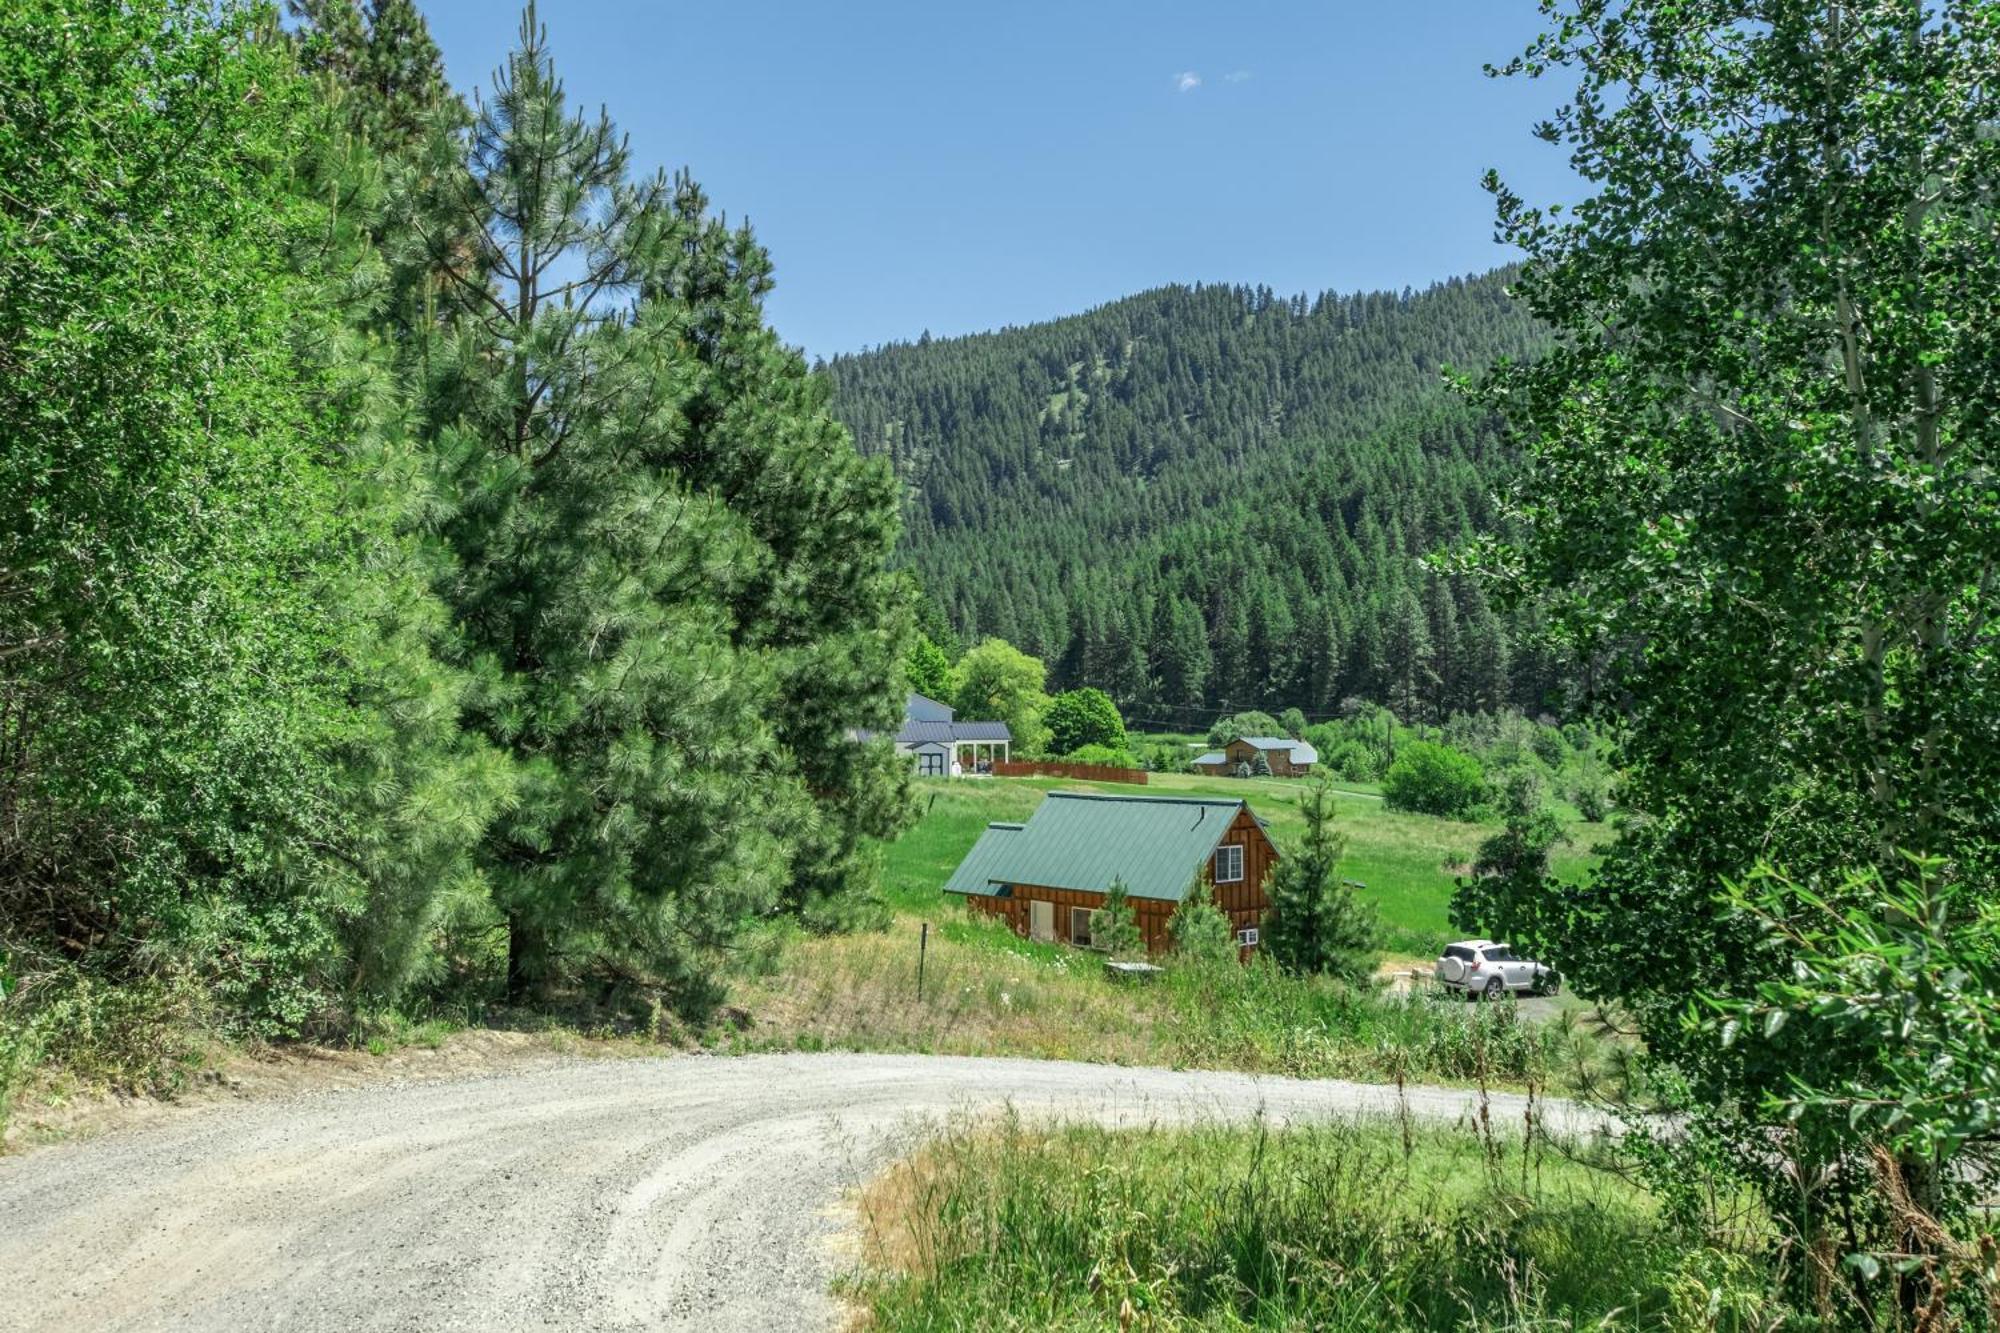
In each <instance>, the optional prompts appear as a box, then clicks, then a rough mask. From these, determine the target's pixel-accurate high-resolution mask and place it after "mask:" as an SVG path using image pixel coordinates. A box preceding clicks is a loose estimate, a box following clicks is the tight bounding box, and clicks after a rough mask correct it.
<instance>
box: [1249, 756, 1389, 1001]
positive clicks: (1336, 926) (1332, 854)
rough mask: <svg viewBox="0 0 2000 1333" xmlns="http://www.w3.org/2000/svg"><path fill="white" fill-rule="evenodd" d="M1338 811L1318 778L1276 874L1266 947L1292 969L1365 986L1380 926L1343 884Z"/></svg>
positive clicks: (1330, 791)
mask: <svg viewBox="0 0 2000 1333" xmlns="http://www.w3.org/2000/svg"><path fill="white" fill-rule="evenodd" d="M1333 812H1334V795H1333V787H1332V785H1331V783H1330V782H1329V781H1328V780H1327V779H1326V778H1324V777H1322V778H1319V779H1316V780H1315V781H1313V782H1312V783H1311V784H1310V785H1309V786H1307V788H1306V790H1305V793H1304V795H1303V796H1302V797H1301V798H1300V800H1299V813H1300V814H1301V815H1303V816H1304V817H1305V822H1306V827H1305V831H1304V833H1303V834H1301V835H1300V837H1299V840H1298V842H1297V844H1296V845H1294V846H1293V847H1290V848H1287V849H1286V850H1285V853H1284V855H1283V856H1282V857H1281V858H1280V859H1279V861H1278V865H1277V868H1276V869H1275V870H1273V871H1272V872H1271V877H1270V897H1271V907H1270V911H1269V912H1268V913H1267V914H1266V915H1265V918H1264V932H1263V941H1264V946H1265V948H1267V949H1268V950H1270V953H1271V956H1272V957H1273V958H1275V959H1276V960H1277V961H1278V963H1279V964H1280V965H1281V966H1283V967H1285V968H1286V969H1288V970H1290V971H1293V972H1306V973H1314V972H1317V973H1324V974H1326V975H1328V976H1332V977H1336V978H1338V979H1340V980H1342V981H1345V982H1347V983H1348V984H1349V985H1354V986H1360V985H1364V984H1366V983H1367V981H1368V980H1369V978H1370V977H1372V976H1373V975H1374V973H1375V961H1376V959H1377V957H1378V956H1379V955H1380V952H1381V947H1382V927H1381V922H1380V918H1379V917H1378V916H1377V914H1376V912H1375V908H1374V907H1373V905H1371V904H1368V903H1364V902H1362V901H1361V900H1360V899H1359V898H1357V897H1356V896H1355V894H1354V890H1353V888H1352V887H1351V886H1350V885H1349V884H1348V883H1347V882H1346V881H1345V880H1344V879H1342V878H1341V875H1340V858H1341V855H1342V853H1343V852H1344V851H1345V850H1346V847H1347V839H1346V838H1345V837H1344V836H1342V834H1341V833H1340V832H1339V831H1338V830H1337V829H1335V828H1334V825H1333Z"/></svg>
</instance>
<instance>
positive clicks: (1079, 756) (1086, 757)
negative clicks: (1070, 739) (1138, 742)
mask: <svg viewBox="0 0 2000 1333" xmlns="http://www.w3.org/2000/svg"><path fill="white" fill-rule="evenodd" d="M1063 762H1064V763H1069V764H1103V765H1105V766H1106V767H1108V768H1138V767H1139V766H1140V765H1139V761H1138V760H1136V759H1134V758H1133V757H1132V755H1131V753H1130V752H1129V751H1127V750H1123V749H1113V748H1112V747H1111V746H1109V745H1083V746H1078V747H1077V748H1076V749H1074V750H1072V751H1070V752H1069V753H1068V754H1066V755H1064V756H1063Z"/></svg>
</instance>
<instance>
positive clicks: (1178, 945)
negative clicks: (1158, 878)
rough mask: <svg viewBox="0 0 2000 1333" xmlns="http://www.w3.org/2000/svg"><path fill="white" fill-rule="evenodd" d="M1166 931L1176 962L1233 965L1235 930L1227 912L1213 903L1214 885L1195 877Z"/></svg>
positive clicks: (1235, 950)
mask: <svg viewBox="0 0 2000 1333" xmlns="http://www.w3.org/2000/svg"><path fill="white" fill-rule="evenodd" d="M1167 933H1168V934H1169V935H1171V936H1173V941H1174V956H1175V958H1176V959H1177V960H1178V961H1180V962H1183V963H1188V964H1192V965H1194V966H1197V967H1199V966H1203V965H1207V964H1215V963H1229V964H1231V965H1234V964H1235V962H1236V960H1237V956H1238V955H1237V945H1236V931H1235V929H1234V927H1233V926H1231V924H1230V921H1229V915H1228V913H1226V912H1224V911H1223V910H1222V909H1221V908H1220V907H1217V906H1216V905H1215V891H1214V889H1212V888H1210V887H1209V885H1208V883H1207V882H1206V881H1205V880H1203V879H1201V878H1199V877H1197V878H1196V880H1195V882H1194V883H1192V884H1190V885H1189V886H1188V890H1187V892H1186V893H1185V894H1184V895H1182V897H1181V901H1180V905H1179V906H1178V907H1176V908H1175V909H1174V914H1173V916H1172V917H1171V918H1169V919H1168V921H1167Z"/></svg>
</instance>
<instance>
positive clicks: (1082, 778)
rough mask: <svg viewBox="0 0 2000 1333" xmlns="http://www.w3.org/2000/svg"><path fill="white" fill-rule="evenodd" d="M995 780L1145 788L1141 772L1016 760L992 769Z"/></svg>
mask: <svg viewBox="0 0 2000 1333" xmlns="http://www.w3.org/2000/svg"><path fill="white" fill-rule="evenodd" d="M993 776H994V777H996V778H1075V779H1077V780H1078V781H1079V782H1134V783H1137V784H1138V785H1139V786H1141V787H1143V786H1145V785H1146V770H1145V769H1143V768H1113V767H1112V766H1110V765H1109V764H1063V763H1056V762H1053V761H1043V760H1036V759H1015V760H1009V761H1007V762H1004V763H995V764H994V765H993Z"/></svg>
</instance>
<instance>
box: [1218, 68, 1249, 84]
mask: <svg viewBox="0 0 2000 1333" xmlns="http://www.w3.org/2000/svg"><path fill="white" fill-rule="evenodd" d="M1223 82H1225V83H1248V82H1250V71H1249V70H1247V69H1232V70H1230V71H1229V73H1227V74H1226V75H1224V76H1223Z"/></svg>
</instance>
